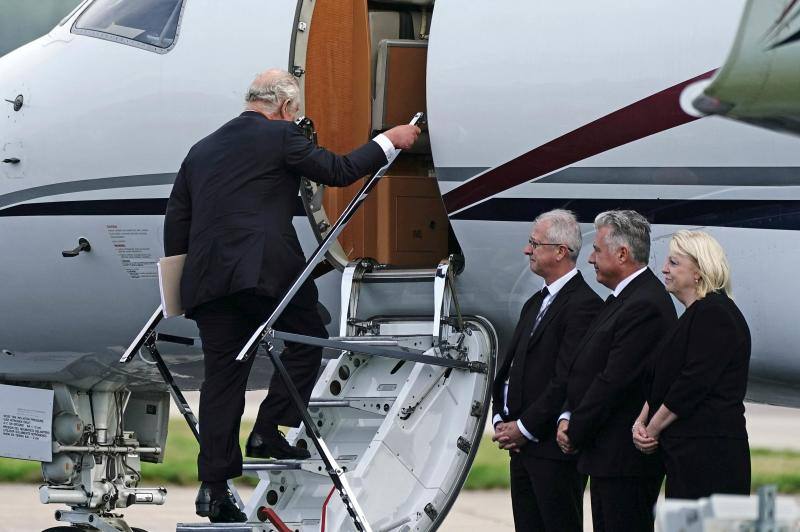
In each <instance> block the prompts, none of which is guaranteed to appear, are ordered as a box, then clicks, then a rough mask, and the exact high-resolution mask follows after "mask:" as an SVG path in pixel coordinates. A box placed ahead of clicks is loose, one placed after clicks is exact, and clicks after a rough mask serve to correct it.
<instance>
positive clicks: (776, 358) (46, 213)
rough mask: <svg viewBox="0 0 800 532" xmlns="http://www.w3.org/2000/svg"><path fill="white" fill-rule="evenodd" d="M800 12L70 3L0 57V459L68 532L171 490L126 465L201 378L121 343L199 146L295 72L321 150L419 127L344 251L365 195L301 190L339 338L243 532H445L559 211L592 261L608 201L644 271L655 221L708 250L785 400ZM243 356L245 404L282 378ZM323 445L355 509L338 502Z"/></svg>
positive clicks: (790, 341)
mask: <svg viewBox="0 0 800 532" xmlns="http://www.w3.org/2000/svg"><path fill="white" fill-rule="evenodd" d="M798 9H799V8H798V6H797V5H796V0H780V1H772V2H768V1H760V0H747V1H745V0H734V1H731V0H726V1H722V0H709V1H707V2H701V3H697V2H690V1H688V0H670V1H667V0H654V1H651V2H639V3H627V4H625V5H622V4H620V3H619V2H612V1H610V0H596V1H594V2H587V3H583V4H581V5H575V4H574V3H566V2H556V1H552V0H549V1H544V2H530V1H523V0H506V1H502V2H477V1H463V0H462V1H456V0H438V1H436V2H435V3H434V1H433V0H370V1H367V0H317V1H316V2H315V1H313V0H271V1H266V0H226V1H225V2H219V1H215V0H86V1H83V2H81V3H80V5H78V6H77V7H76V8H75V10H74V11H72V12H71V13H68V14H66V16H65V17H64V19H63V20H62V21H61V22H60V23H59V24H58V25H57V26H56V27H55V28H53V29H52V30H51V31H50V32H49V33H48V34H47V35H45V36H43V37H41V38H39V39H37V40H35V41H33V42H31V43H29V44H27V45H24V46H22V47H21V48H19V49H17V50H14V51H13V52H11V53H9V54H7V55H5V56H3V57H0V114H1V115H2V116H0V235H2V245H3V249H4V250H5V253H4V257H3V261H2V262H0V278H2V279H4V282H3V289H2V297H1V298H0V315H1V316H2V317H3V319H2V320H0V414H2V415H0V424H2V431H0V456H7V457H12V458H19V459H27V460H36V461H40V462H42V472H43V476H44V484H43V485H42V487H41V489H40V499H41V502H43V503H54V504H61V505H66V506H67V507H68V509H60V510H58V511H57V512H56V518H57V519H58V520H59V521H61V522H62V523H63V524H67V525H68V524H75V525H80V526H82V527H85V528H88V529H96V530H127V529H128V528H126V527H127V526H128V525H127V524H126V523H125V522H124V519H123V518H122V517H120V515H119V514H118V513H117V512H119V511H120V510H122V509H124V508H126V507H128V506H130V505H132V504H161V503H163V502H164V500H165V497H166V491H165V490H164V489H161V488H145V487H140V486H139V483H140V464H141V461H152V462H160V461H162V460H163V459H164V456H165V453H168V451H167V450H166V449H165V442H166V435H167V427H168V425H167V421H168V418H169V410H170V396H171V395H172V396H173V397H175V398H176V402H178V404H179V408H181V410H182V412H184V406H185V405H182V404H180V400H181V396H180V391H181V390H183V391H186V390H197V389H199V386H200V384H201V383H202V379H203V375H202V352H201V349H200V348H201V346H200V342H199V339H198V338H197V336H198V335H197V331H196V328H195V327H194V324H193V322H191V321H188V320H185V319H183V318H172V319H166V320H164V321H163V322H161V323H159V324H158V332H157V334H155V333H154V334H150V335H149V336H148V337H147V338H148V339H149V340H151V341H150V343H149V344H148V348H147V349H144V348H142V349H139V348H138V346H137V349H134V350H133V351H130V350H129V347H130V346H131V345H132V342H133V341H134V339H136V338H137V334H139V333H140V331H142V326H143V325H144V324H145V323H146V322H147V318H148V317H150V316H158V315H159V314H158V312H157V313H156V314H154V313H153V312H154V309H156V308H157V307H158V305H159V286H158V282H157V265H156V263H157V261H158V259H159V258H160V257H161V256H162V255H163V247H162V241H163V232H162V231H163V229H162V224H163V215H164V212H165V207H166V202H167V198H168V196H169V193H170V189H171V185H172V182H173V180H174V178H175V174H176V171H177V169H178V167H179V166H180V163H181V160H182V159H183V157H184V156H185V154H186V152H187V151H188V149H189V148H190V147H191V146H192V145H193V144H194V143H195V142H196V141H197V140H198V139H200V138H202V137H204V136H205V135H207V134H208V133H210V132H211V131H213V130H215V129H216V128H218V127H219V126H220V125H221V124H223V123H225V122H226V121H227V120H229V119H230V118H232V117H233V116H235V115H236V114H238V113H239V112H240V111H241V109H242V107H243V93H244V90H245V88H246V87H247V86H248V84H249V82H250V81H251V79H252V78H253V76H254V75H255V74H256V73H257V72H259V71H262V70H264V69H265V68H268V67H276V66H277V67H284V68H287V69H288V70H289V71H290V72H292V73H293V74H294V75H295V76H296V77H297V79H298V81H299V82H300V85H301V88H302V91H303V100H304V101H303V104H304V105H303V109H302V113H303V114H304V115H306V116H308V117H310V118H311V119H312V120H313V124H314V130H313V132H312V134H313V135H314V136H315V137H316V139H317V140H318V142H319V144H320V145H323V146H325V147H327V148H328V149H331V150H333V151H337V152H346V151H349V150H350V149H352V148H354V147H355V146H358V145H360V144H361V143H363V142H366V141H367V140H368V139H369V138H371V136H372V135H374V134H375V133H376V132H380V131H384V130H386V129H388V128H390V127H392V126H394V125H397V124H400V123H404V122H407V121H408V120H409V118H410V117H411V116H414V114H415V113H417V112H418V111H424V112H425V116H426V120H427V125H426V127H425V133H424V134H423V137H422V138H421V140H420V142H418V143H417V145H415V147H414V148H413V149H412V150H409V151H406V152H403V153H402V154H401V155H400V156H399V157H398V158H397V160H395V161H394V163H393V164H392V166H391V167H389V168H388V170H387V171H386V173H385V175H383V177H382V178H381V180H380V182H379V183H378V184H377V186H375V187H374V189H372V190H371V192H370V194H369V196H368V197H367V198H366V200H365V201H364V202H363V205H362V206H361V208H360V209H359V210H358V212H356V213H355V215H354V216H353V217H352V218H351V219H350V220H349V223H348V225H347V226H346V227H344V229H343V231H342V232H341V233H339V232H336V233H332V232H333V231H338V230H337V229H336V228H337V223H336V222H337V219H339V217H340V216H341V215H342V213H344V212H346V209H347V208H348V205H349V204H350V201H351V200H352V199H353V197H354V196H357V193H358V191H359V190H360V186H361V185H360V184H356V185H353V186H352V187H350V188H347V189H326V188H325V187H319V186H317V185H315V184H314V183H311V182H304V183H303V184H302V186H301V189H300V191H299V194H298V199H297V207H296V209H297V210H296V217H295V228H296V230H297V232H298V235H299V236H300V239H301V242H302V244H303V246H304V249H305V250H306V252H307V253H308V254H311V253H312V252H313V251H314V250H315V249H317V248H318V246H319V245H320V243H321V242H324V241H325V240H326V239H327V238H328V237H329V236H331V235H333V237H335V238H334V239H333V240H335V242H333V245H332V246H331V247H330V249H328V250H327V252H326V253H325V260H324V262H320V264H319V265H318V267H317V268H316V269H315V271H314V275H315V277H316V280H317V284H318V286H319V288H320V293H321V308H320V311H321V312H322V313H323V315H324V316H327V317H328V321H329V328H330V332H331V335H332V336H334V337H336V338H338V339H339V340H338V341H339V344H336V345H333V344H332V345H331V346H328V349H327V351H326V353H327V358H328V362H327V364H326V365H325V366H324V368H323V369H322V372H321V374H320V377H319V380H318V382H317V385H316V387H315V390H314V394H313V398H312V403H311V405H310V408H309V411H308V414H309V416H310V419H311V422H312V423H313V425H314V426H316V427H317V428H316V429H313V430H310V429H309V427H301V428H297V429H292V430H291V431H290V432H289V434H288V436H287V437H288V439H289V440H290V441H292V442H293V443H295V444H298V445H307V446H309V449H311V450H312V458H311V460H308V461H304V462H275V461H262V462H255V463H248V464H246V465H245V468H246V470H247V471H248V472H249V473H251V474H254V475H256V476H258V478H259V484H258V487H257V488H256V490H255V493H254V495H253V497H251V498H250V500H248V501H246V502H245V501H241V504H242V507H243V508H244V511H245V513H246V514H247V515H248V518H249V521H248V523H246V524H244V525H242V527H241V528H237V529H236V530H248V531H255V530H269V529H271V528H270V527H272V526H273V525H274V523H275V521H274V519H276V518H279V520H280V521H281V522H282V523H285V525H286V526H288V527H289V528H290V529H292V530H303V531H311V530H314V531H317V530H350V529H359V530H366V529H370V530H384V531H389V530H397V531H411V530H415V531H417V530H419V531H423V530H435V529H436V528H437V527H438V526H439V525H440V524H441V523H442V521H443V520H444V518H445V516H446V515H447V512H448V510H449V509H450V507H451V506H452V504H453V502H454V500H455V498H456V496H457V494H458V492H459V490H460V489H461V487H462V485H463V483H464V480H465V478H466V475H467V472H468V471H469V467H470V465H471V463H472V460H473V458H474V456H475V452H476V451H477V448H478V444H479V442H480V438H481V435H482V433H483V428H484V425H485V420H486V414H487V410H488V408H489V399H490V392H489V390H490V383H491V377H492V375H493V372H494V361H495V360H496V357H497V353H498V350H499V349H502V348H503V347H504V346H505V345H506V343H507V342H508V340H509V338H510V334H511V331H512V330H513V327H514V325H515V323H516V320H517V318H518V315H519V310H520V308H521V306H522V304H523V302H524V301H525V300H526V299H527V298H528V297H529V296H530V295H531V293H532V292H533V291H534V290H537V289H538V287H539V286H540V283H541V280H539V279H537V278H536V277H535V276H533V275H531V274H530V271H529V266H528V262H527V260H525V258H524V256H523V255H522V247H523V245H524V244H525V242H526V239H527V236H528V231H529V229H530V222H531V220H533V218H535V217H536V215H537V214H539V213H541V212H544V211H546V210H549V209H552V208H556V207H563V208H568V209H571V210H573V211H574V212H576V213H577V215H578V217H579V219H580V221H581V222H582V228H583V230H584V238H585V243H588V242H591V241H592V239H593V236H594V235H593V231H594V229H593V225H592V221H593V219H594V216H595V215H596V214H597V213H598V212H600V211H603V210H607V209H613V208H630V209H636V210H638V211H640V212H642V213H643V214H645V215H646V216H647V217H648V218H649V219H650V221H651V222H652V224H653V247H652V256H651V261H650V266H651V267H653V268H654V269H656V268H659V267H660V265H661V264H662V263H663V262H664V259H665V256H666V253H667V245H668V242H669V239H670V236H671V235H672V234H673V233H674V232H675V231H677V230H679V229H683V228H692V229H698V228H699V229H703V230H705V231H708V232H710V233H711V234H713V235H714V236H715V237H716V238H717V239H718V240H719V241H720V242H721V243H722V244H723V246H724V247H725V248H726V250H727V253H728V256H729V259H730V262H731V265H732V269H733V273H734V289H735V294H736V300H737V304H738V305H739V306H740V308H741V309H742V310H743V312H744V313H745V315H746V317H747V319H748V322H749V324H750V327H751V330H752V334H753V355H752V363H751V369H750V384H749V391H748V397H749V399H750V400H753V401H759V402H766V403H771V404H779V405H787V406H795V407H796V406H800V393H799V392H798V390H800V386H798V384H800V358H798V357H797V356H796V352H795V349H796V347H795V346H797V345H800V329H798V328H797V327H796V326H795V325H794V320H793V316H794V315H796V314H798V313H800V297H798V296H800V294H798V291H797V289H796V287H795V283H794V282H793V281H792V279H794V275H795V271H794V270H795V268H794V264H795V263H796V259H797V250H798V249H800V236H798V234H799V233H798V229H800V186H799V185H800V150H798V149H797V139H795V138H793V137H792V136H791V135H784V134H780V133H778V132H776V131H784V132H785V131H789V132H794V133H796V132H797V131H798V129H800V127H798V121H797V106H798V103H797V102H798V99H797V98H796V92H797V75H796V69H795V68H794V67H793V65H794V63H795V62H796V58H797V46H798V45H797V44H796V41H797V40H798V38H797V31H798V29H797V24H798V23H797V14H798V12H799V11H798ZM743 11H744V13H745V14H744V17H742V12H743ZM740 20H741V24H739V22H740ZM737 28H738V30H737ZM732 42H733V43H734V44H733V47H731V43H732ZM729 51H730V52H729ZM754 125H755V126H760V127H754ZM589 247H590V246H589V245H586V246H585V248H587V249H588V248H589ZM587 256H588V251H586V250H584V251H583V252H582V254H581V258H580V261H579V264H580V268H581V270H583V273H584V276H585V277H586V278H587V279H594V275H593V271H592V270H591V268H590V266H589V265H588V264H587V263H586V257H587ZM594 288H595V289H596V290H597V291H598V293H600V294H601V295H603V296H605V295H606V294H607V293H608V290H607V289H605V288H604V287H602V286H600V285H599V284H597V283H595V284H594ZM151 332H153V331H151ZM139 339H140V340H141V339H142V338H141V337H139ZM134 343H135V342H134ZM359 344H361V345H363V347H361V348H359V347H357V346H358V345H359ZM140 345H143V344H141V343H140ZM275 345H276V346H277V347H275V346H270V347H271V348H276V349H277V348H279V346H280V339H277V340H276V342H275ZM379 348H384V349H386V350H387V351H386V353H388V350H390V349H393V350H394V351H392V352H393V353H395V355H396V354H397V353H398V352H400V351H402V352H405V353H408V356H406V357H405V358H403V357H402V356H401V357H400V358H398V357H397V356H395V357H394V358H392V357H390V356H381V354H380V353H379V350H380V349H379ZM162 353H163V358H161V354H162ZM420 353H422V354H420ZM123 354H130V355H132V356H130V357H123V358H126V360H127V359H130V360H129V361H127V363H125V364H122V363H120V358H121V357H122V356H123ZM384 354H385V353H384ZM260 356H261V359H260V360H257V361H256V364H255V367H254V371H253V374H252V376H251V380H250V383H249V386H250V387H252V388H254V389H263V388H264V387H265V386H266V384H267V382H268V379H269V375H270V374H271V372H272V364H271V363H270V360H268V359H267V358H266V357H264V351H263V350H262V351H261V353H260ZM270 356H271V355H270ZM184 414H185V415H186V416H187V419H190V420H191V417H190V416H191V413H186V412H184ZM202 421H203V420H201V423H202ZM312 432H314V433H315V434H318V436H319V438H320V439H323V440H324V441H325V442H326V445H327V448H328V449H330V456H331V457H333V458H335V460H336V463H337V464H338V465H339V466H340V473H341V475H340V477H341V478H346V479H347V481H348V482H349V488H348V493H349V494H350V495H352V498H353V499H355V500H357V501H358V504H359V508H358V509H359V512H360V513H361V512H363V519H354V518H353V517H352V516H351V511H352V510H353V508H351V507H350V506H349V505H348V503H347V497H344V498H343V497H338V496H333V495H334V491H335V489H334V485H332V476H330V475H329V471H328V470H327V469H326V466H327V464H328V462H327V461H326V457H325V456H323V454H324V453H320V452H319V450H318V449H317V448H315V447H314V446H313V445H311V443H313V442H312V441H311V440H315V438H314V437H312V434H311V433H312ZM337 474H338V473H337ZM388 479H391V481H390V482H388ZM340 494H341V490H340ZM275 516H278V517H275ZM267 521H269V522H267ZM202 526H204V525H193V524H179V525H178V527H177V529H178V530H187V531H188V530H200V529H205V528H202ZM62 528H63V527H62ZM51 530H60V529H59V528H55V529H51Z"/></svg>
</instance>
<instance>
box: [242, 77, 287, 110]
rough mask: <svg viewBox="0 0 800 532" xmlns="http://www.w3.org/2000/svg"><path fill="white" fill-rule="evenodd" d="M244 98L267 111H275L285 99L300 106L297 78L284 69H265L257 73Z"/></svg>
mask: <svg viewBox="0 0 800 532" xmlns="http://www.w3.org/2000/svg"><path fill="white" fill-rule="evenodd" d="M244 100H245V101H246V102H248V103H257V104H261V105H263V106H264V107H266V108H267V110H268V111H269V112H277V111H278V110H279V109H280V108H281V107H282V106H283V104H284V102H286V101H290V102H292V103H293V104H294V105H295V107H299V106H300V86H299V85H298V83H297V79H295V77H294V76H293V75H292V74H290V73H289V72H287V71H285V70H277V69H275V70H267V71H266V72H262V73H261V74H259V75H257V76H256V78H255V79H254V80H253V82H252V83H251V84H250V88H249V89H247V94H246V95H245V97H244Z"/></svg>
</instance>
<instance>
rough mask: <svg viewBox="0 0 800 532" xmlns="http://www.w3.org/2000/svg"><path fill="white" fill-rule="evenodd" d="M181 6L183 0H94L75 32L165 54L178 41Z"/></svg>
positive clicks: (76, 24)
mask: <svg viewBox="0 0 800 532" xmlns="http://www.w3.org/2000/svg"><path fill="white" fill-rule="evenodd" d="M182 5H183V0H95V1H94V2H93V3H92V5H90V6H89V7H88V8H87V9H86V11H84V12H83V13H82V14H81V16H80V17H79V18H78V20H77V22H75V26H74V27H73V32H74V33H79V34H83V35H89V36H92V37H99V38H101V39H109V40H113V41H116V42H122V43H125V44H133V45H134V46H136V45H137V43H141V45H144V46H142V47H143V48H146V49H151V50H153V51H160V52H164V51H166V50H168V49H169V48H171V47H172V45H173V44H174V42H175V38H176V35H177V32H178V19H179V18H180V14H181V7H182Z"/></svg>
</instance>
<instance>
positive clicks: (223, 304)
mask: <svg viewBox="0 0 800 532" xmlns="http://www.w3.org/2000/svg"><path fill="white" fill-rule="evenodd" d="M312 286H313V285H312ZM305 292H306V293H308V292H309V291H308V290H306V291H305ZM313 294H314V297H313V303H312V301H310V299H311V298H303V299H302V300H300V301H299V302H295V301H293V302H292V303H291V304H290V305H289V306H288V307H287V308H286V310H284V311H283V313H282V314H281V317H280V318H279V319H278V321H277V323H276V324H275V328H276V329H278V330H281V331H285V332H291V333H297V334H304V335H309V336H317V337H323V338H327V337H328V333H327V331H326V329H325V326H324V325H323V323H322V319H321V318H320V315H319V312H318V311H317V305H316V289H314V290H313ZM296 299H298V298H296ZM277 304H278V301H277V300H276V299H274V298H269V297H264V296H258V295H256V294H254V293H250V292H239V293H236V294H233V295H230V296H227V297H224V298H220V299H216V300H214V301H210V302H208V303H204V304H203V305H200V306H199V307H197V308H196V309H195V310H194V312H193V315H192V318H193V319H194V320H195V322H197V326H198V328H199V329H200V339H201V340H202V342H203V355H204V356H203V361H204V366H205V379H204V381H203V385H202V386H201V388H200V413H199V414H200V416H199V422H200V454H199V455H198V457H197V473H198V478H199V479H200V480H201V481H206V482H215V481H221V480H227V479H230V478H234V477H237V476H239V475H241V474H242V451H241V448H240V447H239V426H240V422H241V417H242V413H243V412H244V394H245V390H246V389H247V378H248V376H249V375H250V368H251V367H252V366H253V361H254V360H255V358H256V357H254V356H251V357H250V358H249V359H248V360H247V361H246V362H237V361H236V355H237V354H238V353H239V351H240V350H241V348H242V347H244V344H245V343H246V342H247V340H248V339H249V338H250V336H251V335H252V334H253V332H254V331H255V330H256V328H257V327H258V326H259V325H260V324H261V323H263V322H264V321H266V320H267V318H268V317H269V314H270V313H271V312H272V310H273V309H274V308H275V306H276V305H277ZM286 347H287V349H286V350H284V352H283V354H282V355H281V361H282V362H283V364H284V365H285V366H286V369H287V371H288V372H289V375H290V376H291V377H292V381H293V382H294V384H295V386H296V387H297V389H298V391H299V392H300V396H301V397H302V398H303V400H304V401H305V403H306V405H308V401H309V399H310V398H311V391H312V389H313V388H314V383H315V382H316V379H317V374H318V373H319V366H320V362H321V360H322V349H321V348H318V347H312V346H307V345H302V344H294V343H287V345H286ZM300 421H301V418H300V414H299V413H298V412H297V410H296V409H295V408H294V406H293V404H292V402H291V399H290V396H289V393H288V391H287V389H286V387H285V386H284V384H283V382H282V381H281V379H280V377H279V375H278V372H277V371H276V372H275V373H274V374H273V376H272V380H271V382H270V385H269V393H268V395H267V397H266V399H264V401H263V402H262V403H261V406H260V408H259V410H258V417H257V418H256V423H255V426H254V428H253V430H254V431H255V432H258V433H262V434H263V433H267V432H269V431H270V430H274V429H276V428H277V426H278V425H285V426H290V427H295V426H298V425H299V424H300Z"/></svg>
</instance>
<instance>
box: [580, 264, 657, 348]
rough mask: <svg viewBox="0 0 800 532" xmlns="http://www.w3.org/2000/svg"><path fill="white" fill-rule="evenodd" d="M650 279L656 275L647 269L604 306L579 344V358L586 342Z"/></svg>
mask: <svg viewBox="0 0 800 532" xmlns="http://www.w3.org/2000/svg"><path fill="white" fill-rule="evenodd" d="M650 278H655V275H653V272H652V271H651V270H650V268H647V269H646V270H645V271H643V272H642V273H640V274H639V275H637V276H636V277H634V279H633V280H632V281H631V282H630V283H628V286H626V287H625V288H624V289H623V290H622V292H620V294H619V296H618V297H617V298H615V299H614V300H613V301H612V302H611V303H606V304H605V305H604V306H603V309H602V310H601V311H600V313H599V314H598V315H597V317H596V318H595V319H594V321H593V322H592V324H591V325H590V326H589V330H588V331H586V334H585V335H583V339H582V340H581V342H580V344H578V347H577V349H576V351H575V352H576V353H578V355H579V356H580V352H581V350H582V349H583V347H584V346H585V345H586V342H588V341H589V340H590V339H591V338H592V336H594V333H596V332H597V330H598V329H599V328H600V326H601V325H603V324H604V323H606V322H607V321H608V320H610V319H611V318H612V317H613V316H614V314H616V313H617V311H618V310H619V309H621V308H622V306H623V305H624V304H625V299H626V298H627V297H628V296H630V295H631V294H632V293H633V292H634V291H635V290H636V289H637V288H638V287H639V286H641V285H642V284H644V283H646V282H648V281H649V280H650ZM577 359H578V356H576V357H575V358H573V364H574V363H575V360H577Z"/></svg>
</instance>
